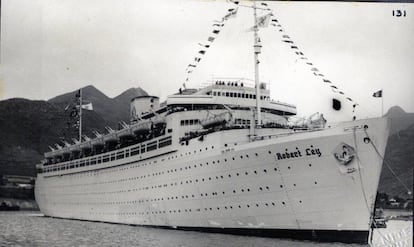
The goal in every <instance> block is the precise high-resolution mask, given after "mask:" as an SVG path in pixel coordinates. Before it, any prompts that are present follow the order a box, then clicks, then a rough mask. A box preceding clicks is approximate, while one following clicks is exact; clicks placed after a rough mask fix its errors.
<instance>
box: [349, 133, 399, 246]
mask: <svg viewBox="0 0 414 247" xmlns="http://www.w3.org/2000/svg"><path fill="white" fill-rule="evenodd" d="M364 132H365V134H366V136H367V137H368V138H369V136H368V133H367V131H366V129H364ZM353 136H354V145H355V150H356V157H357V164H358V171H359V172H358V174H359V179H360V182H361V188H362V194H363V196H364V200H365V205H366V206H367V209H368V212H369V214H370V227H371V225H372V224H374V226H375V228H376V229H378V228H377V223H376V222H375V219H374V214H372V213H371V212H370V209H369V203H368V199H367V196H366V194H365V188H364V183H363V179H362V174H361V166H360V162H361V160H360V159H359V155H358V146H357V141H356V129H354V131H353ZM370 139H371V138H370ZM371 143H372V141H371ZM373 146H374V145H373ZM374 148H375V151H376V152H377V153H378V150H377V149H376V147H375V146H374ZM378 154H379V153H378ZM380 157H381V156H380ZM374 210H375V208H374ZM374 212H375V211H374ZM371 229H372V227H371ZM377 233H378V234H379V235H380V236H381V238H382V240H384V239H385V241H386V242H388V243H389V244H393V243H392V242H391V241H390V240H388V239H387V238H386V237H385V236H384V235H383V234H382V233H381V232H380V231H377ZM373 236H374V230H372V232H371V237H370V240H369V241H370V243H369V245H370V246H372V239H373Z"/></svg>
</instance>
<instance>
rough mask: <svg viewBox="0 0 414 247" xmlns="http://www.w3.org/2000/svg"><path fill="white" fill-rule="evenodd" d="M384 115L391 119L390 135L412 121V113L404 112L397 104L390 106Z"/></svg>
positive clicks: (413, 119)
mask: <svg viewBox="0 0 414 247" xmlns="http://www.w3.org/2000/svg"><path fill="white" fill-rule="evenodd" d="M385 116H386V117H389V118H390V119H391V131H390V135H393V134H395V133H397V132H398V131H401V130H405V129H407V128H408V127H410V125H412V124H413V123H414V113H406V112H405V111H404V110H403V109H402V108H401V107H399V106H393V107H391V108H390V109H389V110H388V112H387V113H386V114H385Z"/></svg>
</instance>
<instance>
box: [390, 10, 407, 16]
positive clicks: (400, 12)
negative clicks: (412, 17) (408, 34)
mask: <svg viewBox="0 0 414 247" xmlns="http://www.w3.org/2000/svg"><path fill="white" fill-rule="evenodd" d="M406 15H407V13H406V12H405V10H400V9H397V10H393V11H392V16H396V17H401V16H404V17H405V16H406Z"/></svg>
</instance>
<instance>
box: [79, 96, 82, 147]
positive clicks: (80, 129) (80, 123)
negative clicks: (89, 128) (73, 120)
mask: <svg viewBox="0 0 414 247" xmlns="http://www.w3.org/2000/svg"><path fill="white" fill-rule="evenodd" d="M79 141H80V142H82V88H81V89H79Z"/></svg>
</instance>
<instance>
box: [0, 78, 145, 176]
mask: <svg viewBox="0 0 414 247" xmlns="http://www.w3.org/2000/svg"><path fill="white" fill-rule="evenodd" d="M75 94H76V91H74V92H70V93H66V94H63V95H59V96H57V97H54V98H52V99H50V100H48V101H39V100H36V101H34V100H27V99H17V98H16V99H8V100H3V101H0V136H1V138H0V175H2V174H12V175H13V174H14V175H26V176H35V164H36V163H38V162H39V161H40V160H41V159H42V157H43V153H44V152H46V151H48V146H49V145H50V146H53V145H54V144H56V143H60V144H62V143H61V141H62V139H61V138H64V139H65V140H67V141H68V142H71V139H72V138H78V133H77V130H76V129H74V128H73V127H72V126H71V125H72V124H73V123H71V121H70V117H69V112H68V111H65V107H66V106H67V105H68V104H70V103H71V102H73V101H74V99H75ZM82 94H83V99H84V100H85V101H90V102H92V103H93V107H94V110H93V111H87V110H84V111H82V123H83V124H82V130H83V133H84V134H86V135H88V136H93V134H92V131H93V130H97V131H99V132H101V133H103V132H104V131H105V126H110V127H112V128H114V129H115V128H117V125H118V121H120V120H123V121H125V122H129V104H130V100H131V99H132V98H134V97H137V96H142V95H147V93H146V92H145V91H144V90H142V89H141V88H131V89H128V90H126V91H125V92H123V93H121V94H120V95H118V96H117V97H115V98H113V99H112V98H109V97H108V96H106V95H105V94H103V93H102V92H100V91H99V90H98V89H96V88H95V87H93V86H87V87H85V88H83V89H82ZM72 121H73V120H72ZM68 123H69V125H68Z"/></svg>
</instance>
